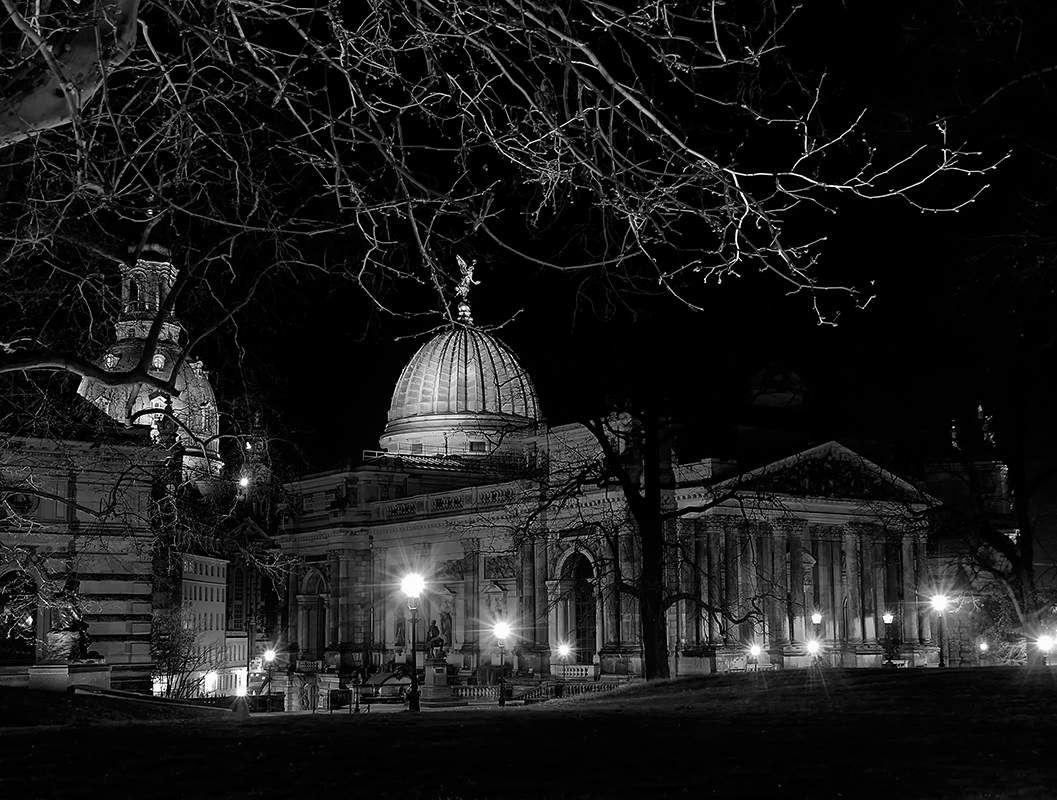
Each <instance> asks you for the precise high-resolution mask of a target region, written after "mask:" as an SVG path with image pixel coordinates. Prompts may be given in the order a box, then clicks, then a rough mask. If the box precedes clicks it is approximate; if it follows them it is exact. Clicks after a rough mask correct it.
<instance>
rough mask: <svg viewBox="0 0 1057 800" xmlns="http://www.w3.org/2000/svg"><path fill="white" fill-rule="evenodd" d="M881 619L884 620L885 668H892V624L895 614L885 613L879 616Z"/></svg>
mask: <svg viewBox="0 0 1057 800" xmlns="http://www.w3.org/2000/svg"><path fill="white" fill-rule="evenodd" d="M881 619H883V620H884V624H885V664H884V665H885V666H886V667H894V666H895V664H893V663H892V622H893V621H894V620H895V614H893V613H892V612H891V611H886V612H885V613H884V614H882V615H881Z"/></svg>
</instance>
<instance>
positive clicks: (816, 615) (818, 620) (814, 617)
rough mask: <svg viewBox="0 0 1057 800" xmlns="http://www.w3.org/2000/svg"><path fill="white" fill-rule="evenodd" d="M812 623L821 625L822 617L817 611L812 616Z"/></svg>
mask: <svg viewBox="0 0 1057 800" xmlns="http://www.w3.org/2000/svg"><path fill="white" fill-rule="evenodd" d="M811 622H812V623H814V624H815V625H821V624H822V615H821V614H820V613H818V612H817V611H816V612H815V613H814V614H812V615H811Z"/></svg>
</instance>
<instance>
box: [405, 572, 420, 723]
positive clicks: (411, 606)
mask: <svg viewBox="0 0 1057 800" xmlns="http://www.w3.org/2000/svg"><path fill="white" fill-rule="evenodd" d="M425 588H426V582H425V581H424V580H422V576H421V575H419V574H418V573H417V572H412V573H411V574H410V575H407V576H406V577H405V578H404V580H403V581H401V583H400V590H401V591H402V592H403V593H404V594H405V595H407V607H408V610H409V611H411V691H409V692H408V693H407V710H408V711H419V710H420V709H419V698H418V655H417V653H416V650H417V645H418V642H417V639H416V636H417V632H416V628H417V627H418V597H419V595H420V594H422V590H423V589H425Z"/></svg>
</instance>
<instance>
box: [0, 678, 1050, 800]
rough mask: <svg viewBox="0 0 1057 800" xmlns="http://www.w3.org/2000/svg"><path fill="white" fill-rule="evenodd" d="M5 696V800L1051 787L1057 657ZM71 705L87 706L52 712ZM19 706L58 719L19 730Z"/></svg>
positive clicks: (904, 792)
mask: <svg viewBox="0 0 1057 800" xmlns="http://www.w3.org/2000/svg"><path fill="white" fill-rule="evenodd" d="M19 691H20V690H10V689H9V690H6V691H4V692H0V798H3V800H7V798H20V799H23V798H38V797H61V798H72V797H100V796H109V797H115V798H124V797H137V798H138V797H144V798H152V800H154V799H157V800H161V799H163V798H265V797H268V798H270V797H283V798H290V800H294V799H295V798H296V800H305V799H306V798H342V799H343V800H344V798H357V797H364V798H375V797H400V798H404V800H419V799H420V798H428V799H429V800H455V799H456V798H461V799H462V800H484V798H557V797H561V798H653V797H686V798H697V797H702V798H708V797H737V798H758V797H761V798H763V797H766V798H779V797H784V798H868V797H885V798H892V800H911V799H913V798H934V799H936V800H939V798H971V799H972V800H978V799H979V798H1016V799H1017V800H1041V799H1042V798H1057V669H1053V670H1050V669H1043V670H1039V671H1028V670H1026V669H1015V668H1011V669H997V668H991V669H949V670H937V669H931V670H891V671H882V670H849V671H843V670H826V671H824V672H809V671H789V672H777V673H766V672H763V673H754V674H738V675H723V676H705V677H700V678H683V679H678V680H674V681H668V682H661V683H654V684H650V685H641V684H640V685H637V686H635V687H631V688H629V689H626V690H621V691H619V692H617V693H613V694H610V695H605V696H597V697H578V698H571V699H568V700H562V701H552V702H550V703H544V704H540V705H536V706H530V707H523V708H522V707H508V708H504V709H499V708H494V707H493V708H484V709H459V710H448V711H424V712H423V713H421V714H418V715H412V714H407V713H378V712H373V713H370V714H361V715H359V716H354V715H349V714H345V713H340V712H337V713H335V714H334V715H333V716H329V715H316V716H312V715H306V714H297V715H284V714H274V715H258V716H254V717H252V718H251V719H249V720H248V721H245V722H237V721H235V720H234V719H227V718H224V719H217V718H216V717H215V716H212V715H211V716H208V717H198V718H191V719H183V720H174V719H157V718H156V714H157V712H150V711H145V712H143V713H145V714H147V716H148V717H151V716H152V715H153V717H152V718H150V719H148V720H145V721H132V720H131V719H130V718H129V717H128V716H122V714H126V715H127V713H128V712H122V711H121V707H118V708H117V709H115V708H114V707H113V706H112V705H103V704H102V703H103V701H102V699H99V698H66V697H65V696H63V695H51V696H46V697H43V699H42V696H41V694H39V693H30V692H28V691H27V690H21V694H15V693H16V692H19ZM71 700H77V701H82V700H83V701H84V703H85V705H84V708H80V709H78V710H77V711H76V713H74V712H73V711H71V708H70V707H69V706H66V707H65V708H62V707H60V708H59V711H58V712H57V715H56V714H55V713H53V711H51V710H48V709H49V708H50V707H51V705H52V704H61V703H69V702H70V701H71ZM113 702H117V703H119V704H120V702H121V701H108V703H113ZM27 703H28V704H31V706H32V708H31V711H32V712H33V714H34V717H35V718H36V719H39V720H40V721H41V722H46V723H54V722H56V721H57V719H56V716H57V717H58V719H70V720H72V722H71V723H70V724H65V725H49V726H44V727H39V726H38V727H17V726H16V725H17V724H19V723H22V724H24V723H25V722H26V721H27V719H26V716H24V714H25V713H26V712H25V706H26V705H27ZM91 703H100V704H101V705H99V706H98V712H97V713H96V717H95V718H96V719H98V720H103V721H98V722H93V721H91V720H92V719H93V718H92V716H91V714H92V708H91ZM34 709H35V711H33V710H34ZM165 711H166V713H173V712H171V711H169V709H165ZM180 711H181V712H184V710H183V709H181V710H180ZM185 713H193V712H185ZM5 720H6V721H5ZM10 720H16V721H17V722H16V723H12V722H10Z"/></svg>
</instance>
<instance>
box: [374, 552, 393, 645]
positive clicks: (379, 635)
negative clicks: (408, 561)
mask: <svg viewBox="0 0 1057 800" xmlns="http://www.w3.org/2000/svg"><path fill="white" fill-rule="evenodd" d="M388 550H389V548H387V547H372V548H371V556H372V557H373V564H372V568H371V590H370V591H371V606H372V607H373V609H374V621H373V623H372V627H373V628H374V630H373V631H372V632H371V638H372V642H371V650H372V651H374V652H375V653H377V654H378V656H377V660H378V662H379V663H384V662H385V658H383V654H384V653H385V649H386V643H385V625H386V615H385V609H386V605H387V603H386V597H385V592H383V591H381V589H380V587H381V586H382V585H383V584H384V582H385V575H386V571H385V557H386V553H387V552H388Z"/></svg>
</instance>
